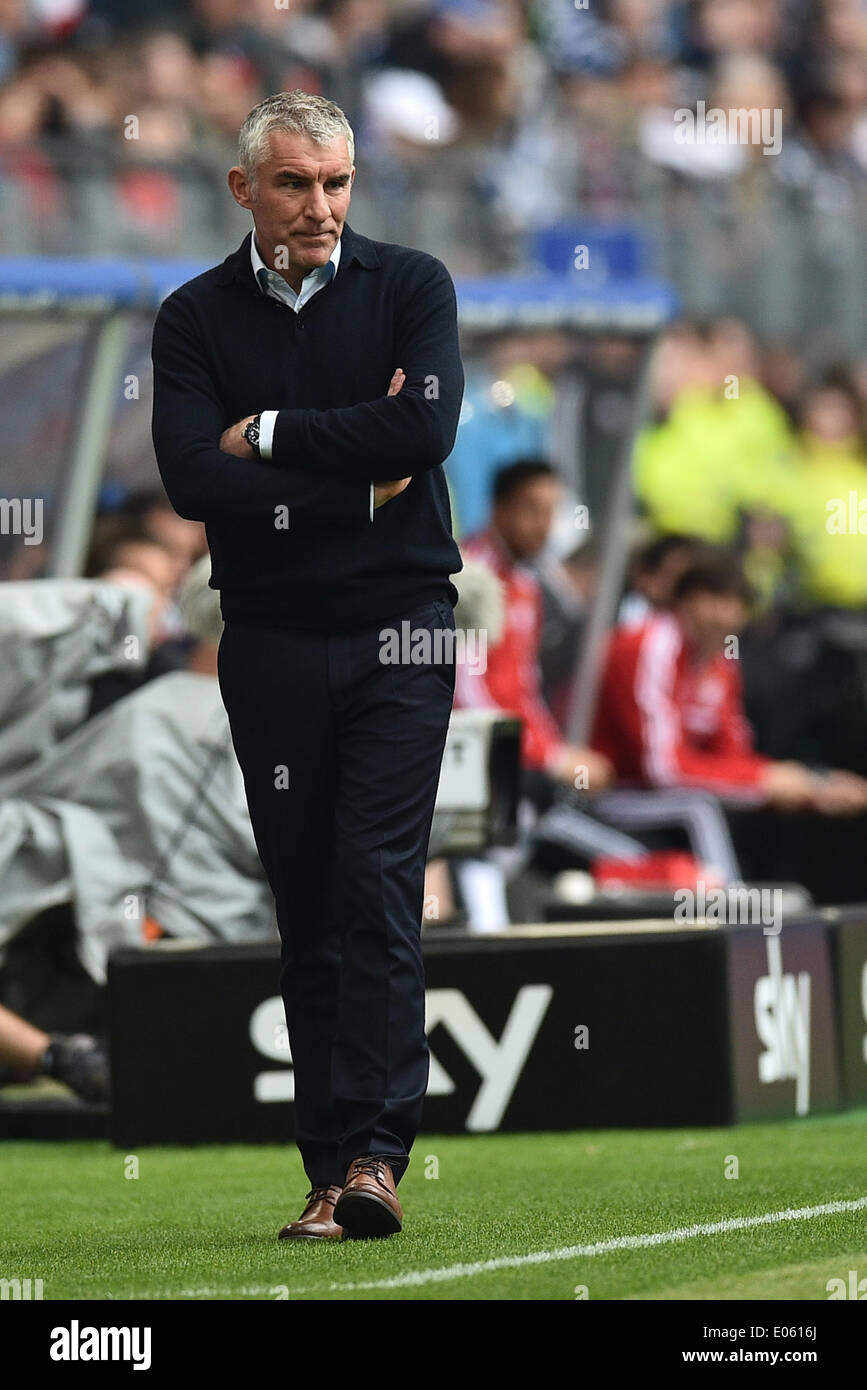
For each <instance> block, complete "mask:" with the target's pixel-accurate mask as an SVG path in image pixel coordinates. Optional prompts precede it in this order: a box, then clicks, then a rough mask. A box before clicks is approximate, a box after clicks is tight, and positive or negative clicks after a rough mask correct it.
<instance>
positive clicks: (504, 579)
mask: <svg viewBox="0 0 867 1390" xmlns="http://www.w3.org/2000/svg"><path fill="white" fill-rule="evenodd" d="M560 490H561V484H560V482H559V480H558V478H557V475H556V473H555V471H554V469H553V468H552V467H551V465H550V464H549V463H547V462H546V461H545V460H544V459H541V458H535V459H534V458H527V459H521V460H519V461H518V462H516V463H513V464H511V465H510V466H509V467H508V468H505V469H503V470H502V471H501V472H499V473H498V474H497V476H496V478H495V480H494V494H493V510H492V517H491V524H490V526H489V527H488V529H487V531H485V532H483V533H482V534H481V535H479V536H476V537H472V538H470V539H469V540H468V541H466V543H465V546H464V548H465V550H466V553H467V554H468V555H470V556H471V557H472V558H474V559H477V560H481V561H483V562H484V563H485V564H486V565H488V566H489V568H490V569H491V570H492V571H493V572H494V574H496V575H497V577H498V578H499V579H500V581H501V583H502V584H503V586H504V598H505V605H506V620H505V628H504V631H503V634H502V636H501V638H500V640H499V641H498V642H497V643H495V644H494V645H492V646H491V647H490V648H489V649H488V651H487V658H486V659H487V668H486V670H485V672H484V673H483V674H480V673H476V672H473V673H470V672H469V671H468V669H467V668H466V667H464V666H462V665H461V664H460V663H459V665H458V671H457V679H456V686H455V707H456V708H464V709H468V708H476V707H480V706H483V705H493V706H496V707H497V708H499V709H502V710H504V711H509V712H512V713H516V714H519V715H520V716H521V718H522V720H523V729H522V735H521V757H522V763H523V766H524V768H525V769H526V770H528V771H530V772H534V773H542V774H544V776H545V777H546V778H551V779H553V780H554V781H558V782H563V783H566V784H567V785H568V786H572V787H577V786H580V787H581V789H582V790H587V789H589V788H592V789H593V790H594V791H597V790H601V789H602V788H603V787H604V786H606V785H607V783H608V781H609V780H610V775H611V773H610V766H609V762H608V759H607V758H606V757H603V756H599V755H598V754H597V753H594V752H592V751H591V750H590V749H586V748H578V747H572V746H571V745H570V744H569V743H568V741H567V740H566V739H564V737H563V735H562V733H561V731H560V729H559V727H558V726H557V724H556V722H555V720H554V717H553V715H552V714H551V711H550V710H549V709H548V707H547V705H546V704H545V701H544V699H543V697H542V693H541V689H540V678H539V668H538V661H539V642H540V636H541V626H542V614H543V600H542V590H541V586H540V584H539V581H538V579H537V578H536V576H535V575H534V574H533V573H532V571H531V570H530V569H529V567H528V565H527V563H526V562H527V561H529V560H531V559H532V558H534V557H535V556H537V555H538V554H539V552H540V551H541V550H542V548H543V546H544V544H545V542H546V540H547V538H548V535H549V533H550V530H551V525H552V522H553V519H554V514H555V511H556V508H557V503H558V501H559V496H560ZM576 779H577V780H576Z"/></svg>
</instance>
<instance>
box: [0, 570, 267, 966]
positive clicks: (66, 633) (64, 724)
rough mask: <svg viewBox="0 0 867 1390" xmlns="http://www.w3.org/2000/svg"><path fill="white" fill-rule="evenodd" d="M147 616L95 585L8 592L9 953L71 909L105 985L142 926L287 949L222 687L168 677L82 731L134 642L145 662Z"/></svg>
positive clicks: (4, 652)
mask: <svg viewBox="0 0 867 1390" xmlns="http://www.w3.org/2000/svg"><path fill="white" fill-rule="evenodd" d="M147 611H148V600H147V596H146V595H145V594H144V593H142V594H137V593H136V592H135V591H134V590H121V589H118V588H116V587H115V586H113V585H109V584H103V583H100V582H98V581H87V580H69V581H45V580H43V581H36V582H35V583H28V584H6V585H3V587H2V592H0V952H2V950H3V947H4V945H5V944H6V942H8V941H9V939H10V937H11V936H13V935H14V934H15V933H16V931H18V930H19V929H20V928H21V927H22V926H23V925H24V924H25V923H26V922H28V921H29V920H30V919H31V918H32V917H33V916H35V915H36V914H37V913H38V912H39V911H41V910H42V909H43V908H45V907H48V906H51V905H53V904H56V903H62V902H69V903H71V904H72V907H73V910H74V915H75V920H76V926H77V929H78V950H79V955H80V958H81V961H82V964H83V965H84V967H85V969H86V970H87V971H88V972H89V973H90V974H91V976H92V977H93V978H94V979H95V980H97V981H99V982H102V981H103V980H104V978H105V967H106V961H107V958H108V953H109V951H110V950H111V948H112V947H113V946H115V945H119V944H122V943H140V941H141V925H142V920H143V917H144V916H145V915H147V916H150V917H153V918H155V919H156V921H157V922H159V923H160V925H161V926H162V927H163V929H164V930H165V931H166V932H168V933H169V934H170V935H172V936H175V935H177V936H183V937H187V938H198V939H201V940H224V941H239V940H250V939H251V938H253V937H260V938H261V937H271V936H272V935H275V934H276V926H275V924H274V912H273V899H272V897H271V893H270V889H269V887H268V884H267V881H266V880H265V877H264V874H263V871H262V867H261V864H260V862H259V858H258V855H257V853H256V847H255V842H254V839H253V831H252V827H251V825H250V819H249V814H248V812H247V807H246V801H245V798H244V789H243V782H242V778H241V771H240V768H239V767H238V763H237V760H236V758H235V754H234V750H233V748H232V745H231V740H230V736H229V727H228V720H227V718H226V713H225V710H224V708H223V704H222V701H221V698H220V692H219V687H218V684H217V681H216V680H215V679H214V678H213V677H211V676H205V675H197V674H193V673H191V672H175V673H173V674H171V675H166V676H162V677H160V678H159V679H158V680H155V681H152V682H150V683H149V684H147V685H145V686H143V687H141V688H140V689H139V690H137V691H136V692H134V693H133V694H131V695H127V696H126V697H125V698H124V699H122V700H120V701H118V702H117V703H116V704H114V705H112V706H111V707H110V708H109V709H107V710H105V711H104V712H103V713H102V714H101V715H99V716H98V717H97V718H95V719H92V720H90V721H88V722H87V723H86V724H81V720H82V719H83V718H84V714H85V712H86V709H87V702H88V698H89V691H88V683H89V681H90V680H91V679H93V677H95V676H96V675H98V674H100V673H101V672H103V671H106V670H111V669H113V668H117V667H118V666H119V665H120V662H121V661H123V662H124V663H126V661H127V660H129V657H128V656H127V655H125V654H123V653H121V654H120V655H119V651H120V649H121V647H122V646H123V645H124V643H125V649H126V651H129V649H130V644H129V643H128V642H126V641H125V639H126V638H128V637H129V636H130V635H136V634H137V635H138V637H139V638H140V641H139V644H138V650H139V651H140V652H141V655H142V659H143V660H144V659H146V657H147V650H148V641H147V634H146V618H147ZM132 648H133V651H135V650H136V646H135V644H132ZM76 725H77V726H78V727H75V726H76ZM70 730H71V732H70Z"/></svg>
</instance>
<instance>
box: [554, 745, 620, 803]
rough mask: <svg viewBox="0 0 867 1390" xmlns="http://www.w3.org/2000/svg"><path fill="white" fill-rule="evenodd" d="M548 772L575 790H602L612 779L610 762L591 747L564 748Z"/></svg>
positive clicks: (612, 769)
mask: <svg viewBox="0 0 867 1390" xmlns="http://www.w3.org/2000/svg"><path fill="white" fill-rule="evenodd" d="M550 772H551V775H552V776H553V777H554V778H555V779H556V780H557V781H558V782H565V783H566V785H567V786H569V787H572V788H573V789H574V790H575V791H588V792H604V791H605V788H606V787H610V786H611V783H612V781H613V780H614V768H613V767H612V765H611V763H610V762H609V761H608V759H607V758H606V757H605V755H604V753H597V752H596V751H595V749H593V748H576V747H574V746H569V747H567V748H564V749H563V751H562V753H561V755H560V757H559V758H558V759H557V761H556V762H555V763H554V765H553V767H552V768H551V769H550Z"/></svg>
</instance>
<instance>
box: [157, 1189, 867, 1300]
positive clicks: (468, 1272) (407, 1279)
mask: <svg viewBox="0 0 867 1390" xmlns="http://www.w3.org/2000/svg"><path fill="white" fill-rule="evenodd" d="M865 1207H867V1197H856V1198H854V1199H853V1200H851V1201H838V1202H825V1203H824V1205H823V1206H820V1207H789V1208H787V1209H786V1210H785V1211H768V1212H764V1213H763V1214H762V1215H761V1216H730V1217H726V1218H725V1219H724V1220H723V1221H704V1222H702V1223H701V1224H699V1225H696V1226H676V1227H674V1228H673V1229H672V1230H670V1231H655V1232H652V1233H649V1234H646V1235H640V1236H615V1237H614V1239H613V1240H599V1241H596V1242H595V1243H594V1244H592V1245H564V1246H562V1247H561V1248H560V1249H558V1250H535V1251H533V1253H532V1254H530V1255H502V1256H500V1257H499V1258H498V1259H496V1260H479V1261H477V1262H476V1263H474V1264H460V1265H446V1266H443V1267H442V1268H440V1269H415V1270H410V1271H409V1272H408V1273H406V1274H395V1275H394V1276H393V1277H392V1278H390V1279H371V1280H368V1281H366V1282H364V1283H355V1284H329V1285H328V1292H329V1293H352V1292H353V1291H359V1292H360V1291H363V1290H368V1289H410V1288H418V1287H420V1286H421V1285H423V1284H444V1283H446V1282H448V1281H449V1280H451V1279H469V1278H473V1277H475V1275H477V1274H487V1273H489V1272H490V1271H491V1270H495V1269H520V1268H521V1267H522V1266H524V1265H541V1264H550V1263H552V1262H553V1261H555V1260H576V1259H587V1258H589V1257H591V1256H593V1255H610V1254H613V1253H614V1252H615V1251H617V1250H646V1249H648V1248H650V1247H651V1246H655V1245H671V1244H672V1243H674V1242H675V1241H679V1240H694V1239H695V1237H696V1236H717V1235H725V1234H726V1233H727V1232H728V1231H745V1230H749V1229H750V1228H751V1227H753V1226H775V1225H778V1224H780V1223H781V1222H784V1221H811V1220H812V1219H813V1218H814V1217H816V1216H838V1215H841V1214H843V1213H845V1212H851V1211H863V1210H864V1209H865ZM279 1286H280V1285H279V1280H278V1279H275V1280H274V1282H273V1283H272V1284H263V1285H256V1286H253V1287H250V1286H249V1285H248V1286H247V1287H246V1288H242V1289H234V1290H232V1289H225V1290H219V1289H182V1290H181V1291H180V1293H179V1294H177V1293H176V1294H174V1295H172V1296H173V1297H175V1298H177V1297H181V1298H219V1297H220V1294H221V1293H222V1294H224V1295H225V1296H226V1297H229V1298H231V1297H232V1296H233V1294H234V1295H235V1296H237V1294H239V1293H240V1294H246V1296H247V1297H248V1298H249V1297H257V1296H261V1295H263V1294H271V1296H272V1297H273V1294H274V1290H275V1289H277V1288H278V1287H279ZM309 1291H310V1292H313V1291H314V1289H313V1288H311V1289H310V1290H309ZM306 1292H308V1289H306V1288H300V1289H294V1290H293V1289H292V1286H291V1285H290V1286H289V1296H290V1299H291V1298H294V1297H295V1296H296V1295H297V1294H299V1293H306ZM151 1296H152V1297H153V1295H151Z"/></svg>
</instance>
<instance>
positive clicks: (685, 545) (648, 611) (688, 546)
mask: <svg viewBox="0 0 867 1390" xmlns="http://www.w3.org/2000/svg"><path fill="white" fill-rule="evenodd" d="M700 548H701V542H700V541H699V540H698V538H697V537H696V536H688V535H685V534H681V533H679V532H677V531H672V532H669V533H668V535H665V536H657V537H655V539H654V540H652V541H648V542H647V543H646V544H645V545H643V546H641V547H640V548H639V549H638V550H637V551H636V553H635V554H634V555H633V557H632V562H631V564H630V566H629V581H628V590H627V593H626V594H625V595H624V597H623V600H622V602H621V604H620V610H619V612H618V615H617V622H618V626H619V627H621V628H625V627H629V628H633V627H640V626H641V625H642V624H643V623H646V622H648V621H649V620H650V619H651V618H652V617H653V616H654V615H655V614H656V613H657V612H659V611H661V610H665V609H668V608H670V607H671V601H672V598H673V596H674V589H675V585H676V584H677V581H678V580H679V579H680V576H681V575H682V574H684V573H685V571H686V570H687V569H689V566H690V564H691V563H692V562H693V560H694V559H695V556H696V553H697V551H699V550H700Z"/></svg>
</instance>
